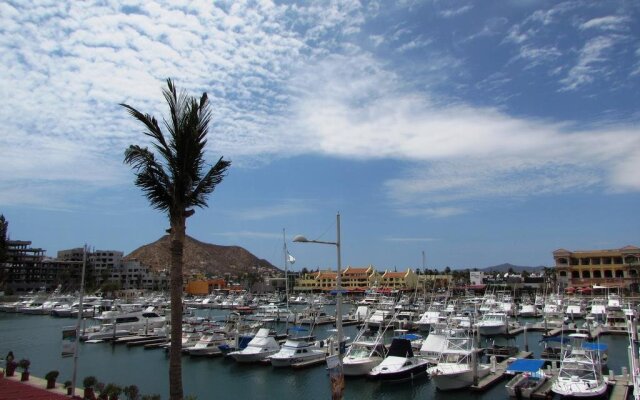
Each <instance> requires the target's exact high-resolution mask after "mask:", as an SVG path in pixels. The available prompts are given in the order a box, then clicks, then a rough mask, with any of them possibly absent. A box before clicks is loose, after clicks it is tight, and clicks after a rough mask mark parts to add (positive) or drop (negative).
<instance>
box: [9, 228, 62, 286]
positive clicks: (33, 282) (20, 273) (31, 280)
mask: <svg viewBox="0 0 640 400" xmlns="http://www.w3.org/2000/svg"><path fill="white" fill-rule="evenodd" d="M44 254H45V251H44V250H43V249H40V248H34V247H31V242H30V241H26V240H7V259H6V260H5V262H4V263H3V264H2V266H1V268H2V281H3V283H4V287H5V289H6V291H7V292H29V291H35V290H41V289H43V288H44V289H46V288H47V286H48V285H52V284H53V280H54V276H55V271H53V270H51V268H50V266H47V265H44V264H43V261H44V258H45V255H44Z"/></svg>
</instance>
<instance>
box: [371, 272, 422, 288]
mask: <svg viewBox="0 0 640 400" xmlns="http://www.w3.org/2000/svg"><path fill="white" fill-rule="evenodd" d="M417 285H418V275H416V273H415V272H413V270H412V269H411V268H409V269H408V270H406V271H405V272H391V271H385V272H384V274H382V276H381V277H380V286H381V287H382V288H384V289H391V290H409V289H415V288H416V286H417Z"/></svg>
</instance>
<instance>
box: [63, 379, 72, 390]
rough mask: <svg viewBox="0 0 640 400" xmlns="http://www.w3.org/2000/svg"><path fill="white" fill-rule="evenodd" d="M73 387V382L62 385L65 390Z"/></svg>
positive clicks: (65, 382)
mask: <svg viewBox="0 0 640 400" xmlns="http://www.w3.org/2000/svg"><path fill="white" fill-rule="evenodd" d="M71 385H73V382H71V381H64V383H63V384H62V386H64V388H65V389H67V388H70V387H71Z"/></svg>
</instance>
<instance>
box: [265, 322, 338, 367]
mask: <svg viewBox="0 0 640 400" xmlns="http://www.w3.org/2000/svg"><path fill="white" fill-rule="evenodd" d="M289 331H290V332H295V333H296V334H297V335H298V336H296V337H292V338H289V339H287V340H286V341H285V342H284V344H283V345H282V347H280V350H279V351H278V352H277V353H275V354H272V355H270V356H268V357H267V359H268V360H269V361H271V365H272V366H274V367H291V366H294V365H302V364H311V363H314V362H320V361H324V359H325V357H326V356H327V351H326V348H325V345H327V343H326V342H325V341H324V340H321V341H319V342H318V341H315V338H314V337H313V336H312V335H306V336H300V335H301V333H303V332H307V329H305V328H302V327H299V326H295V327H293V328H290V329H289Z"/></svg>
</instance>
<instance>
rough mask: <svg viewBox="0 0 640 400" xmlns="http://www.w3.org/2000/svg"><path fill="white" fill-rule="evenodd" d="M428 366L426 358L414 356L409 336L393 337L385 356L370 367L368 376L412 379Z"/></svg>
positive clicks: (395, 379) (389, 379) (380, 378)
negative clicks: (378, 362)
mask: <svg viewBox="0 0 640 400" xmlns="http://www.w3.org/2000/svg"><path fill="white" fill-rule="evenodd" d="M406 336H409V335H406ZM428 366H429V362H428V361H427V360H426V359H424V358H422V357H417V356H414V354H413V349H412V348H411V338H410V337H404V336H402V337H395V338H393V340H392V341H391V346H390V347H389V353H388V354H387V357H386V358H385V359H384V360H382V362H381V363H380V364H378V365H377V366H375V367H374V368H372V369H371V371H370V372H369V374H368V376H369V377H371V378H374V379H379V380H387V381H398V380H406V379H413V378H414V377H416V376H419V375H421V374H424V372H425V371H426V369H427V367H428Z"/></svg>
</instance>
